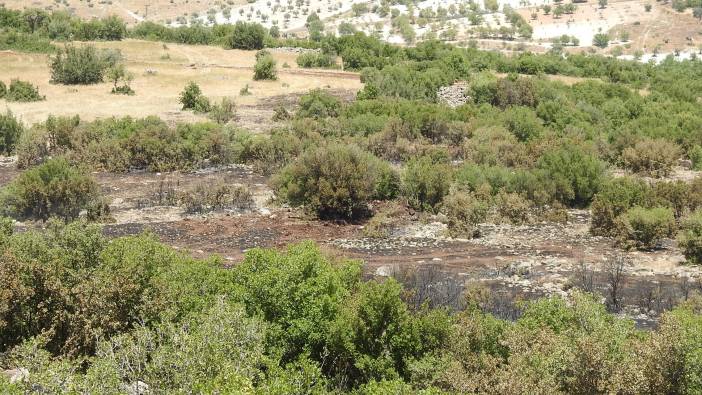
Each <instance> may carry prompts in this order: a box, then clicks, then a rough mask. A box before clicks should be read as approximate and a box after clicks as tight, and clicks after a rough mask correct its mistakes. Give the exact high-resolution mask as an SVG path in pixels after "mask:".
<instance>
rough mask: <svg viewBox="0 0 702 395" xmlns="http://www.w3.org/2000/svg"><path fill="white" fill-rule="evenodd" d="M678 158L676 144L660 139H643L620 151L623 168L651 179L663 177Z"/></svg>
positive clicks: (678, 152)
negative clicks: (651, 177) (648, 176)
mask: <svg viewBox="0 0 702 395" xmlns="http://www.w3.org/2000/svg"><path fill="white" fill-rule="evenodd" d="M679 158H680V148H679V147H678V146H677V144H675V143H673V142H671V141H669V140H666V139H663V138H660V139H643V140H640V141H638V142H636V144H634V146H633V147H628V148H625V149H624V151H622V162H623V164H624V167H625V168H627V169H629V170H631V171H634V172H637V173H644V174H647V175H650V176H653V177H665V176H667V175H668V174H670V171H671V170H672V169H673V166H674V165H675V164H677V162H678V159H679Z"/></svg>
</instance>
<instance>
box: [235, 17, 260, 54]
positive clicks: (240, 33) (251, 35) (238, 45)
mask: <svg viewBox="0 0 702 395" xmlns="http://www.w3.org/2000/svg"><path fill="white" fill-rule="evenodd" d="M265 38H266V29H265V28H264V27H263V26H261V25H259V24H258V23H246V22H241V21H239V22H237V23H236V24H235V25H234V31H233V32H232V34H231V36H229V42H228V43H227V44H228V47H229V48H232V49H247V50H253V49H261V48H263V45H264V40H265Z"/></svg>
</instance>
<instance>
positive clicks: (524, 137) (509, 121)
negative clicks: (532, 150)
mask: <svg viewBox="0 0 702 395" xmlns="http://www.w3.org/2000/svg"><path fill="white" fill-rule="evenodd" d="M503 115H504V117H505V127H506V128H507V130H509V132H510V133H512V134H513V135H514V136H515V137H516V138H517V139H518V140H519V141H528V140H531V139H533V138H536V137H538V136H539V135H540V134H541V132H542V130H543V126H542V121H541V120H540V119H539V118H538V117H537V116H536V113H535V112H534V110H532V109H531V108H527V107H521V106H516V107H511V108H509V109H507V110H506V111H505V112H504V114H503Z"/></svg>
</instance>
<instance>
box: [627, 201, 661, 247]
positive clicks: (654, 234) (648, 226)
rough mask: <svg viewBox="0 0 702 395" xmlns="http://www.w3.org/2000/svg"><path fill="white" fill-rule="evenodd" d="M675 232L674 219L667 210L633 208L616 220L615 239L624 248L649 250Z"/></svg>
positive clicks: (659, 208)
mask: <svg viewBox="0 0 702 395" xmlns="http://www.w3.org/2000/svg"><path fill="white" fill-rule="evenodd" d="M674 232H675V217H674V216H673V211H672V210H671V209H669V208H664V207H655V208H650V209H647V208H643V207H634V208H632V209H629V210H627V211H626V212H625V213H624V214H622V215H621V216H620V217H619V218H618V219H617V238H618V239H619V242H620V243H621V244H623V245H625V246H630V247H635V248H639V249H651V248H656V247H658V246H659V245H660V243H661V241H662V240H663V239H664V238H666V237H670V236H672V235H673V234H674Z"/></svg>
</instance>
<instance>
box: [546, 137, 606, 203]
mask: <svg viewBox="0 0 702 395" xmlns="http://www.w3.org/2000/svg"><path fill="white" fill-rule="evenodd" d="M537 167H538V168H539V169H541V170H543V171H544V174H543V177H544V181H548V182H550V183H552V185H553V188H554V190H555V192H554V193H555V198H556V199H557V200H558V201H559V202H561V203H563V204H565V205H569V206H587V205H588V204H589V203H590V201H591V200H592V197H593V196H594V194H595V193H597V190H598V189H599V187H600V184H601V182H602V177H603V175H604V170H605V168H604V164H603V163H602V162H601V161H600V160H599V159H598V158H597V156H595V155H594V154H592V153H590V152H588V151H586V150H585V149H583V148H581V147H579V146H577V145H574V144H571V145H564V146H563V147H561V148H558V149H555V150H551V151H549V152H547V153H545V154H544V155H543V156H542V157H541V158H540V159H539V161H538V163H537Z"/></svg>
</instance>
